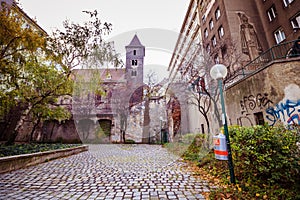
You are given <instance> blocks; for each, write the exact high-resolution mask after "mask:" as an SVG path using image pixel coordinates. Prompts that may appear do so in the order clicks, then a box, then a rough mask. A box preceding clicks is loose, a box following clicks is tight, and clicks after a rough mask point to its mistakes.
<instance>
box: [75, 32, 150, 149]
mask: <svg viewBox="0 0 300 200" xmlns="http://www.w3.org/2000/svg"><path fill="white" fill-rule="evenodd" d="M125 49H126V63H125V69H124V68H118V69H116V68H100V69H99V68H98V69H76V70H74V76H75V80H76V81H75V82H76V84H78V85H80V87H78V88H76V84H75V89H74V90H75V91H74V92H75V93H74V95H73V103H72V114H73V119H74V124H75V126H76V129H77V132H78V135H79V136H80V139H81V140H82V141H83V142H88V143H90V142H91V143H93V142H95V143H106V142H122V141H123V140H125V139H126V140H134V141H135V142H142V138H143V127H144V125H145V124H144V109H145V106H144V102H143V93H144V88H145V86H144V83H143V75H144V56H145V46H143V45H142V44H141V42H140V40H139V38H138V36H137V35H134V37H133V39H132V40H131V42H130V43H129V45H127V46H126V47H125ZM82 82H84V85H83V84H82ZM99 83H100V84H99ZM86 85H87V86H86ZM100 85H101V86H100ZM76 89H77V90H78V89H79V91H77V93H76ZM95 89H96V90H95ZM97 89H99V90H100V91H97ZM121 130H124V131H125V132H126V136H125V138H123V136H122V134H121Z"/></svg>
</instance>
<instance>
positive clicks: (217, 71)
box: [210, 64, 235, 184]
mask: <svg viewBox="0 0 300 200" xmlns="http://www.w3.org/2000/svg"><path fill="white" fill-rule="evenodd" d="M226 75H227V68H226V67H225V66H224V65H222V64H216V65H214V66H213V67H212V68H211V70H210V76H211V77H212V78H213V79H215V80H217V81H218V86H219V89H220V99H221V106H222V122H223V125H224V133H225V138H226V146H227V151H228V168H229V173H230V182H231V183H233V184H235V176H234V167H233V162H232V154H231V148H230V140H229V133H228V126H227V119H226V112H225V104H224V96H223V87H222V85H223V83H222V81H223V78H225V77H226Z"/></svg>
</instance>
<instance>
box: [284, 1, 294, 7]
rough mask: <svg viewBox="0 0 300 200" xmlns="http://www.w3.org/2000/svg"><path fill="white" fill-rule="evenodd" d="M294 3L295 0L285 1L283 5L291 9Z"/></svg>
mask: <svg viewBox="0 0 300 200" xmlns="http://www.w3.org/2000/svg"><path fill="white" fill-rule="evenodd" d="M293 2H294V0H283V5H284V7H285V8H287V7H289V5H291V4H292V3H293Z"/></svg>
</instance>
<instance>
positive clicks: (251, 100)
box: [237, 93, 273, 126]
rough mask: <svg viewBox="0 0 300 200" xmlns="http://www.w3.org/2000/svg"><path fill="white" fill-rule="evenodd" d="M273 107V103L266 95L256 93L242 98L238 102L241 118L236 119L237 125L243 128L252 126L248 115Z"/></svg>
mask: <svg viewBox="0 0 300 200" xmlns="http://www.w3.org/2000/svg"><path fill="white" fill-rule="evenodd" d="M272 105H273V101H271V100H270V99H269V94H268V93H257V94H256V95H253V94H250V95H248V96H244V97H243V99H242V100H241V101H240V109H241V116H240V117H239V118H237V124H239V125H241V126H243V124H248V125H250V126H253V125H254V123H253V122H252V120H251V117H250V115H251V114H252V113H253V111H254V110H263V109H265V108H268V107H270V106H272Z"/></svg>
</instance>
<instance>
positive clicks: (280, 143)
mask: <svg viewBox="0 0 300 200" xmlns="http://www.w3.org/2000/svg"><path fill="white" fill-rule="evenodd" d="M229 132H230V137H231V148H232V155H233V158H234V162H235V165H236V168H237V170H236V171H237V172H236V173H237V175H238V176H240V177H241V178H242V179H256V180H262V181H264V182H266V181H267V182H268V183H271V184H273V183H279V182H281V183H284V184H290V183H294V182H296V181H299V175H300V165H299V164H300V159H299V155H300V154H299V146H297V141H299V134H298V133H297V131H295V130H287V129H286V128H285V127H283V126H274V127H273V126H268V125H265V126H254V127H230V129H229Z"/></svg>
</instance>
